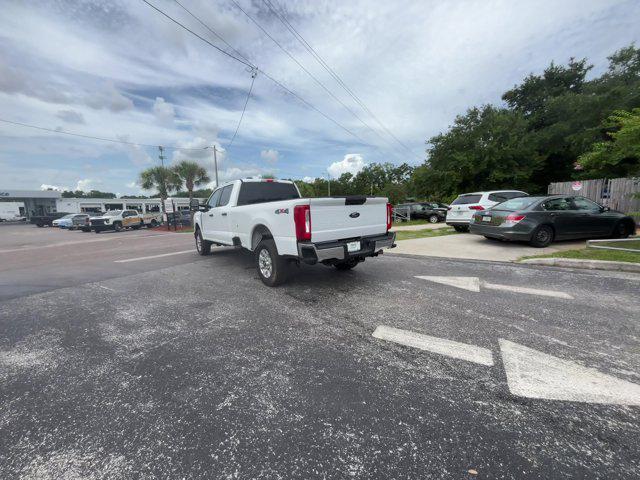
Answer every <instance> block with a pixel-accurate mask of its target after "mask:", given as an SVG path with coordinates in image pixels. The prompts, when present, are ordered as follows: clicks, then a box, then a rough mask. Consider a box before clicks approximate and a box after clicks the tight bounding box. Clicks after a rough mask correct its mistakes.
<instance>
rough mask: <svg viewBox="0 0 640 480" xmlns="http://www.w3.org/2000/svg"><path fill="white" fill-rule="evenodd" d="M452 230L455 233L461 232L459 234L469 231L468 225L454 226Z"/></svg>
mask: <svg viewBox="0 0 640 480" xmlns="http://www.w3.org/2000/svg"><path fill="white" fill-rule="evenodd" d="M453 228H454V229H455V230H456V232H461V233H464V232H468V231H469V226H468V225H454V226H453Z"/></svg>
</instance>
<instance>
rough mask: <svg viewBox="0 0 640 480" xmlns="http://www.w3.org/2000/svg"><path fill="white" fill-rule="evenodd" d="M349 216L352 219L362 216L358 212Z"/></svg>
mask: <svg viewBox="0 0 640 480" xmlns="http://www.w3.org/2000/svg"><path fill="white" fill-rule="evenodd" d="M349 216H350V217H351V218H358V217H359V216H360V214H359V213H358V212H353V213H350V214H349Z"/></svg>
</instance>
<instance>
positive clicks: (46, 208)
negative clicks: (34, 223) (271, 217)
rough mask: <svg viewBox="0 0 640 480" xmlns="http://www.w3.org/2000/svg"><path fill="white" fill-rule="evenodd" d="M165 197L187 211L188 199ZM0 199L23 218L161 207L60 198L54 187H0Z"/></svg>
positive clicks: (149, 201)
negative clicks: (43, 188)
mask: <svg viewBox="0 0 640 480" xmlns="http://www.w3.org/2000/svg"><path fill="white" fill-rule="evenodd" d="M168 200H170V201H173V204H174V205H175V207H176V210H189V199H188V198H184V197H173V198H169V199H168ZM200 200H201V201H202V200H203V199H200ZM0 202H7V203H6V205H7V206H9V203H11V204H12V205H11V209H10V210H16V216H25V217H27V219H29V217H31V216H34V215H46V214H48V213H54V212H67V213H85V212H86V213H98V212H106V211H107V210H137V211H138V212H140V213H151V212H160V211H161V210H162V207H161V202H160V199H159V198H144V199H139V198H63V197H62V194H61V193H60V192H58V191H54V190H2V189H0ZM20 205H22V206H20ZM0 210H1V209H0ZM18 214H19V215H18Z"/></svg>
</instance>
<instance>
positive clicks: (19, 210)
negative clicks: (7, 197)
mask: <svg viewBox="0 0 640 480" xmlns="http://www.w3.org/2000/svg"><path fill="white" fill-rule="evenodd" d="M24 216H25V209H24V202H0V219H2V220H7V221H10V220H18V219H19V218H21V217H24Z"/></svg>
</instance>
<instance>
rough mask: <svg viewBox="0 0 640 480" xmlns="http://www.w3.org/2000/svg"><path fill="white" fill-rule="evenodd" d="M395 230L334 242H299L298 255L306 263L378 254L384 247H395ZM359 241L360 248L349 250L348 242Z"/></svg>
mask: <svg viewBox="0 0 640 480" xmlns="http://www.w3.org/2000/svg"><path fill="white" fill-rule="evenodd" d="M395 240H396V234H395V232H387V233H385V234H383V235H374V236H370V237H360V238H350V239H346V240H337V241H333V242H322V243H298V257H299V258H300V260H302V261H303V262H305V263H308V264H314V263H318V262H329V263H331V262H336V261H342V260H345V259H348V258H364V257H372V256H375V255H378V253H379V252H380V251H381V250H382V249H384V248H393V247H395ZM354 241H359V242H360V250H358V251H356V252H348V251H347V243H350V242H354Z"/></svg>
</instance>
